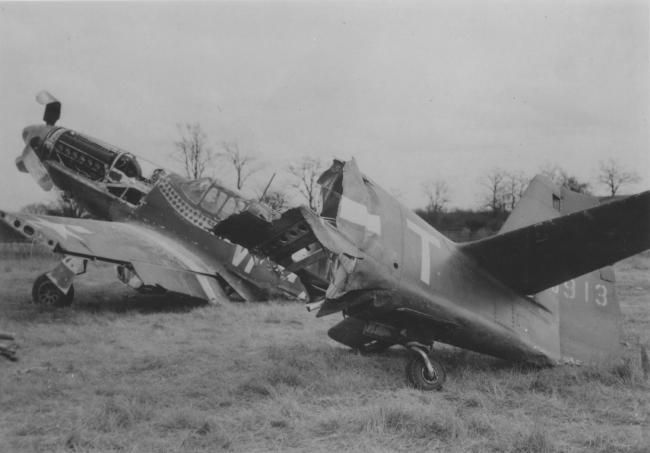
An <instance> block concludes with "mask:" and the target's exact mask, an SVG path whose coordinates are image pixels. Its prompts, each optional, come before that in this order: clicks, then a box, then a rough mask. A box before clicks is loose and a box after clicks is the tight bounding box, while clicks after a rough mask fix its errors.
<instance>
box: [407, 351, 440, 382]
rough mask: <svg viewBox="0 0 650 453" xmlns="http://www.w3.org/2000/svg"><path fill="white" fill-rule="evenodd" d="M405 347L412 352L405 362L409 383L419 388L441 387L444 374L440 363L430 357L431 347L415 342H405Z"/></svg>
mask: <svg viewBox="0 0 650 453" xmlns="http://www.w3.org/2000/svg"><path fill="white" fill-rule="evenodd" d="M406 347H407V348H408V349H409V350H411V351H413V353H414V354H413V357H412V358H411V359H410V360H409V361H408V363H407V364H406V379H407V380H408V381H409V384H411V385H412V386H413V387H414V388H416V389H419V390H440V389H442V385H443V384H444V383H445V378H446V374H445V370H444V368H443V367H442V365H441V364H440V363H439V362H438V361H436V360H433V359H431V357H430V354H431V350H432V348H430V347H429V348H428V347H426V346H424V345H422V344H420V343H417V342H412V343H407V344H406Z"/></svg>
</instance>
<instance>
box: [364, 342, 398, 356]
mask: <svg viewBox="0 0 650 453" xmlns="http://www.w3.org/2000/svg"><path fill="white" fill-rule="evenodd" d="M392 345H393V343H389V342H387V341H381V340H372V341H369V342H368V343H364V344H362V345H361V346H359V352H360V353H361V354H379V353H381V352H384V351H385V350H386V349H388V348H390V347H391V346H392Z"/></svg>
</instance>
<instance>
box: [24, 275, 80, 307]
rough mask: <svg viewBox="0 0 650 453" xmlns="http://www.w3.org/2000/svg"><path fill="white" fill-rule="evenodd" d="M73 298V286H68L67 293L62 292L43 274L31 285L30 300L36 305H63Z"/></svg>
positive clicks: (69, 302)
mask: <svg viewBox="0 0 650 453" xmlns="http://www.w3.org/2000/svg"><path fill="white" fill-rule="evenodd" d="M73 298H74V287H73V286H70V290H69V291H68V294H64V293H63V291H61V290H60V289H59V288H57V287H56V285H55V284H54V283H52V282H51V281H50V279H49V278H47V276H46V275H45V274H41V275H39V276H38V278H37V279H36V280H35V281H34V285H33V286H32V300H33V301H34V303H35V304H38V305H45V306H50V307H65V306H67V305H70V304H71V303H72V299H73Z"/></svg>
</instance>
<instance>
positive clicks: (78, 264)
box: [32, 256, 88, 307]
mask: <svg viewBox="0 0 650 453" xmlns="http://www.w3.org/2000/svg"><path fill="white" fill-rule="evenodd" d="M87 263H88V260H86V259H83V258H77V257H73V256H66V257H65V258H63V259H62V260H61V262H60V263H59V265H58V266H57V267H55V268H54V269H52V270H51V271H50V272H46V273H44V274H41V275H39V276H38V277H37V278H36V280H35V281H34V284H33V285H32V301H33V302H34V303H35V304H38V305H44V306H50V307H65V306H68V305H70V304H71V303H72V299H73V298H74V287H73V286H72V280H73V279H74V277H75V276H77V275H80V274H83V273H84V272H86V265H87Z"/></svg>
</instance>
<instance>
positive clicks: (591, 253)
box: [461, 191, 650, 294]
mask: <svg viewBox="0 0 650 453" xmlns="http://www.w3.org/2000/svg"><path fill="white" fill-rule="evenodd" d="M648 248H650V191H647V192H643V193H641V194H638V195H634V196H631V197H628V198H625V199H622V200H619V201H615V202H611V203H607V204H604V205H601V206H597V207H594V208H591V209H586V210H584V211H579V212H575V213H573V214H569V215H566V216H562V217H558V218H555V219H551V220H547V221H544V222H540V223H536V224H534V225H531V226H527V227H524V228H519V229H516V230H512V231H508V232H506V233H503V234H499V235H497V236H493V237H490V238H486V239H482V240H480V241H476V242H470V243H467V244H463V245H461V249H462V251H463V252H464V253H465V254H466V255H468V256H470V257H471V258H473V259H474V260H475V261H476V262H477V263H478V264H479V265H480V266H481V267H483V268H484V269H485V270H487V271H488V272H489V273H490V274H492V275H493V276H494V277H495V278H497V279H498V280H500V281H501V282H502V283H504V284H506V285H507V286H509V287H511V288H512V289H513V290H515V291H517V292H519V293H521V294H535V293H538V292H540V291H542V290H544V289H547V288H550V287H552V286H555V285H557V284H559V283H562V282H565V281H567V280H570V279H572V278H575V277H578V276H580V275H583V274H586V273H588V272H591V271H594V270H596V269H599V268H601V267H604V266H607V265H610V264H613V263H615V262H616V261H619V260H622V259H624V258H627V257H629V256H631V255H634V254H637V253H639V252H642V251H644V250H647V249H648Z"/></svg>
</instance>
